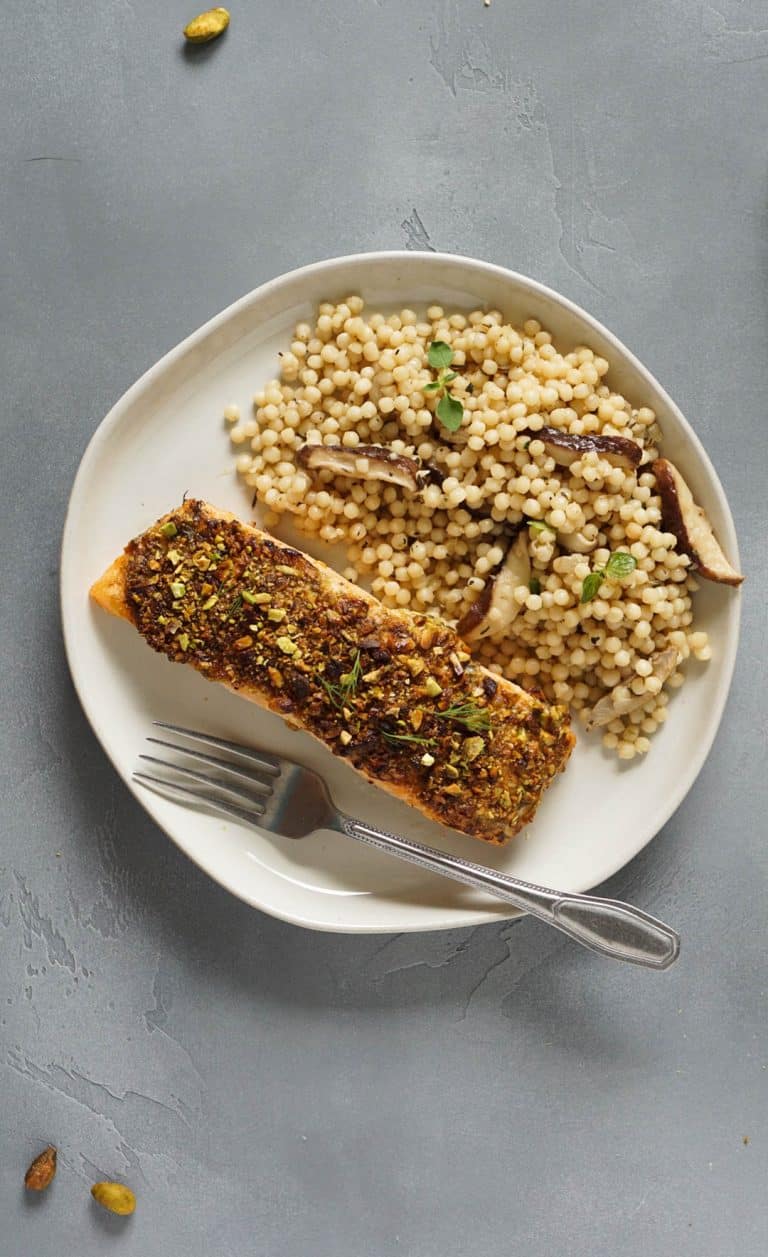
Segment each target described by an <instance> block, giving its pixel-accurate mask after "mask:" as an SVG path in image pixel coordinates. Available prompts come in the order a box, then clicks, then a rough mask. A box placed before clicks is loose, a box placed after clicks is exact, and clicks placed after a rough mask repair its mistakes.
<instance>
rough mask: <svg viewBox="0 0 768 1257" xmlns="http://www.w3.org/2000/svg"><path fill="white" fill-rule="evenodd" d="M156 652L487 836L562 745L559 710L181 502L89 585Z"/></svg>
mask: <svg viewBox="0 0 768 1257" xmlns="http://www.w3.org/2000/svg"><path fill="white" fill-rule="evenodd" d="M91 596H92V597H93V598H94V600H95V601H96V602H97V603H98V604H99V605H100V606H101V607H103V608H104V609H105V610H106V611H109V612H110V613H111V614H113V615H117V616H121V617H122V618H123V619H126V620H130V621H131V623H132V624H134V625H135V627H136V628H137V629H138V631H139V632H140V633H141V635H142V637H144V638H145V640H146V641H147V642H148V643H149V645H150V646H152V647H153V648H154V649H155V650H158V651H160V652H162V653H163V654H165V655H167V657H168V658H169V659H172V660H174V661H176V662H178V663H187V664H190V665H191V666H192V667H194V668H196V669H197V670H198V671H199V672H201V673H202V674H203V675H204V676H206V677H208V678H209V679H210V680H212V681H220V682H221V683H222V684H224V685H226V686H228V687H229V688H230V689H232V690H235V691H237V692H238V693H239V694H241V695H242V696H243V697H244V698H248V699H250V700H251V701H253V702H256V703H259V704H260V705H261V706H263V707H267V708H269V709H270V710H272V711H274V712H278V713H279V714H280V715H282V716H283V717H284V718H285V719H286V720H287V721H289V722H290V723H291V724H293V725H295V726H296V727H298V728H301V729H304V730H306V731H307V732H308V733H311V734H313V735H314V736H315V737H316V738H318V739H319V740H320V741H321V742H323V743H325V745H326V746H328V747H329V748H330V749H331V750H332V751H333V752H334V753H335V754H337V755H341V756H343V757H344V758H345V759H346V760H348V761H349V763H350V764H352V765H353V767H355V768H356V769H357V770H358V771H359V772H361V773H363V774H364V775H365V776H366V777H368V778H369V779H370V780H371V781H374V782H376V783H377V784H378V785H380V786H382V787H383V788H384V789H385V790H388V791H389V792H390V793H392V794H394V795H397V796H398V797H399V798H401V799H404V800H405V801H406V802H407V803H410V804H411V805H412V806H414V807H417V808H419V809H420V810H421V811H422V812H424V813H425V814H426V815H427V816H430V817H432V818H433V819H434V820H437V821H440V822H442V823H443V824H444V825H448V826H450V827H451V828H453V829H458V830H461V831H462V832H463V833H466V834H471V835H473V836H474V837H477V838H481V839H483V840H484V841H486V842H491V843H496V844H501V843H504V842H506V841H507V840H508V839H509V838H511V837H513V835H514V834H516V833H517V832H518V831H519V830H520V829H521V828H522V827H523V825H525V824H526V823H527V822H528V821H530V820H531V818H532V816H533V814H534V812H535V811H536V808H537V806H538V804H539V801H540V799H541V796H542V793H543V791H544V790H545V788H546V787H547V786H548V785H549V784H550V782H551V781H552V779H553V777H555V775H556V774H557V773H558V772H560V771H561V770H562V769H563V768H564V767H565V764H566V762H567V760H568V756H569V755H570V753H571V749H572V747H573V742H574V738H573V734H572V733H571V731H570V727H569V723H568V716H567V712H566V710H565V709H564V708H562V707H553V706H550V705H548V704H547V703H545V702H543V701H542V700H540V699H539V698H537V697H534V696H533V695H531V694H528V693H526V691H525V690H522V689H520V687H519V686H517V685H514V684H512V683H511V682H510V681H505V680H503V679H502V678H501V677H498V676H495V675H494V674H493V673H491V672H489V671H488V670H487V669H486V668H484V667H482V666H481V665H480V664H477V663H475V662H473V660H472V659H471V658H470V656H469V655H468V653H467V651H466V649H465V647H464V643H463V642H462V641H461V639H460V638H459V637H458V636H457V634H456V633H455V632H454V631H453V629H451V628H449V627H448V626H447V625H445V624H444V623H442V622H441V621H439V620H436V619H432V618H430V617H428V616H423V615H415V614H412V613H411V612H408V611H405V610H388V609H386V608H384V607H382V606H381V604H380V603H379V602H378V601H377V600H376V599H375V598H373V597H371V595H369V594H367V593H365V592H364V591H363V590H360V589H358V588H357V587H356V586H354V585H351V584H350V583H349V581H347V580H345V579H344V578H343V577H342V576H339V575H338V574H337V573H336V572H334V571H332V570H331V568H329V567H327V566H326V565H325V564H324V563H321V562H318V561H317V560H314V559H311V558H309V557H308V556H307V555H305V554H302V553H300V552H299V551H298V550H294V549H292V548H291V547H290V546H287V545H284V544H283V543H282V542H280V541H277V540H276V539H275V538H273V537H270V536H268V535H267V534H265V533H263V532H261V531H260V530H259V529H257V528H254V527H253V526H251V525H248V524H243V523H241V522H240V521H239V520H237V519H236V518H235V517H234V516H232V515H230V514H228V513H226V512H223V511H217V510H216V509H215V508H213V507H212V506H209V505H207V504H206V503H204V502H197V501H188V502H184V503H183V504H182V505H181V506H180V507H179V508H178V509H177V510H174V511H171V512H170V514H168V515H166V516H164V517H163V518H162V519H161V520H159V521H158V522H157V523H156V524H154V525H153V526H152V527H151V528H149V529H148V530H147V531H146V532H145V533H142V535H141V536H140V537H137V538H136V539H135V540H134V541H131V542H130V543H129V544H128V545H127V546H126V549H125V552H124V553H123V554H122V555H121V556H120V557H119V558H118V559H116V560H115V562H114V563H113V564H112V565H111V567H110V568H108V570H107V571H106V572H105V573H104V575H103V576H102V577H101V579H100V580H98V581H97V582H96V584H95V585H94V586H93V588H92V589H91Z"/></svg>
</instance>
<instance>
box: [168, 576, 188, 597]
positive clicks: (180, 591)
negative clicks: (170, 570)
mask: <svg viewBox="0 0 768 1257" xmlns="http://www.w3.org/2000/svg"><path fill="white" fill-rule="evenodd" d="M186 592H187V587H186V585H185V584H184V582H183V581H181V580H175V581H171V593H172V594H173V596H174V598H183V597H184V595H185V593H186Z"/></svg>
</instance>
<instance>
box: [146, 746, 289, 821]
mask: <svg viewBox="0 0 768 1257" xmlns="http://www.w3.org/2000/svg"><path fill="white" fill-rule="evenodd" d="M139 759H143V760H145V761H146V762H147V763H149V764H157V765H158V767H159V768H167V769H168V771H169V772H173V773H180V774H181V776H182V777H189V778H191V780H192V781H199V782H200V784H201V785H203V786H207V787H208V789H209V790H225V791H226V792H227V794H233V795H234V796H235V798H236V799H243V800H244V801H245V802H246V803H252V804H253V805H254V806H258V807H261V808H263V807H264V806H265V805H264V803H262V799H267V798H269V796H270V795H271V793H272V787H271V786H263V785H262V784H261V783H260V782H257V781H254V782H253V783H252V784H253V786H254V789H255V790H256V791H257V792H258V794H261V796H262V799H260V798H259V797H258V794H257V797H256V798H254V796H253V795H252V794H251V792H250V790H243V789H241V787H240V786H236V785H230V784H229V783H228V782H226V781H216V779H215V778H212V777H206V775H205V773H198V772H195V770H194V768H185V767H184V765H183V764H174V763H171V761H170V760H166V759H159V758H158V756H157V755H140V756H139Z"/></svg>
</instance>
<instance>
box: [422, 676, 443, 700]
mask: <svg viewBox="0 0 768 1257" xmlns="http://www.w3.org/2000/svg"><path fill="white" fill-rule="evenodd" d="M424 689H425V690H426V692H427V694H428V695H429V697H430V698H437V696H438V694H442V692H443V687H442V685H438V683H437V681H436V680H435V678H434V677H427V679H426V681H425V682H424Z"/></svg>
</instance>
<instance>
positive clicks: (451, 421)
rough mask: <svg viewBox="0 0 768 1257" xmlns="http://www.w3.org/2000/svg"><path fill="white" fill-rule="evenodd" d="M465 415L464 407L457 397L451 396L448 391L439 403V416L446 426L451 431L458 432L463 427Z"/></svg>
mask: <svg viewBox="0 0 768 1257" xmlns="http://www.w3.org/2000/svg"><path fill="white" fill-rule="evenodd" d="M463 416H464V407H463V406H462V404H461V402H460V401H457V400H456V398H455V397H449V396H448V394H447V393H446V394H445V396H444V397H441V398H440V401H439V402H438V403H437V417H438V419H439V420H440V422H441V424H442V425H443V427H444V428H447V429H448V431H449V432H457V431H458V429H459V428H460V427H461V420H462V418H463Z"/></svg>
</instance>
